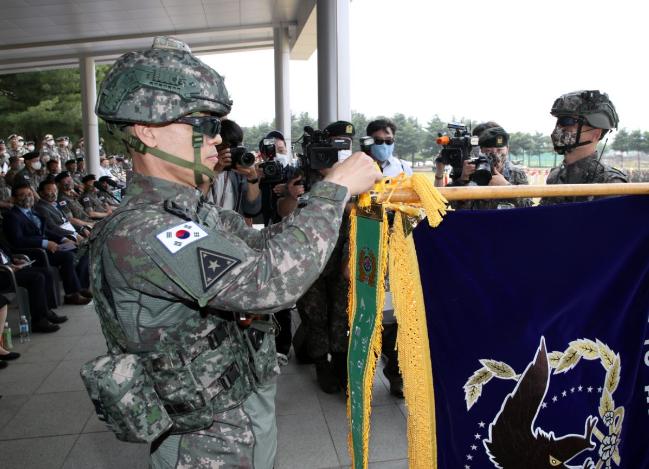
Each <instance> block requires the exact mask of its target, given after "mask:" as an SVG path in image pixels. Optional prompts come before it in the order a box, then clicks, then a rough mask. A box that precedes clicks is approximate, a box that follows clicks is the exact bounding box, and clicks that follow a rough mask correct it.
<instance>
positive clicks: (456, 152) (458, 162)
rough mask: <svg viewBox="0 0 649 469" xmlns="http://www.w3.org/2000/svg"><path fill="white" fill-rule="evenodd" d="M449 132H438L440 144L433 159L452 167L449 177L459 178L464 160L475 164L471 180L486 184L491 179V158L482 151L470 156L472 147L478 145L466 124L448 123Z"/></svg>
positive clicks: (478, 183)
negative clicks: (440, 147) (437, 154)
mask: <svg viewBox="0 0 649 469" xmlns="http://www.w3.org/2000/svg"><path fill="white" fill-rule="evenodd" d="M448 129H449V132H448V133H446V132H444V133H442V132H440V133H439V134H438V138H437V144H438V145H441V146H442V151H440V153H439V156H438V157H437V158H436V159H435V161H437V162H440V163H443V164H446V165H450V166H451V167H452V168H453V171H452V172H451V178H453V179H456V178H459V177H460V175H461V174H462V166H463V165H464V162H465V161H468V162H469V163H470V164H472V165H475V172H474V173H473V174H472V175H471V177H470V179H471V181H473V182H475V183H476V184H477V185H479V186H486V185H487V184H489V181H491V159H490V158H488V157H487V156H485V155H483V154H482V153H480V154H478V156H472V154H473V149H474V148H475V147H477V146H478V137H477V136H471V132H469V131H468V130H467V127H466V125H464V124H458V123H450V124H448Z"/></svg>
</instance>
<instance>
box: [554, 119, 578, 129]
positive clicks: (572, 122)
mask: <svg viewBox="0 0 649 469" xmlns="http://www.w3.org/2000/svg"><path fill="white" fill-rule="evenodd" d="M580 120H581V118H579V117H573V116H561V117H559V118H558V119H557V125H559V126H560V127H572V126H573V125H577V124H578V123H579V121H580Z"/></svg>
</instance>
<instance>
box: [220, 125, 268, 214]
mask: <svg viewBox="0 0 649 469" xmlns="http://www.w3.org/2000/svg"><path fill="white" fill-rule="evenodd" d="M221 138H222V139H223V142H222V143H221V144H219V145H217V146H216V150H217V151H218V155H219V161H218V163H217V164H216V165H215V166H214V172H215V173H216V177H215V178H214V182H213V183H212V187H211V188H210V191H209V193H208V198H209V199H211V201H212V202H213V203H214V204H215V205H216V206H218V207H221V208H223V209H226V210H234V211H235V212H238V213H239V214H241V215H243V216H244V217H252V216H254V215H256V214H257V213H259V211H260V210H261V193H260V191H259V176H258V174H257V167H256V157H255V155H254V154H253V153H252V152H249V151H248V150H247V149H246V148H245V147H243V146H242V145H241V142H243V130H242V129H241V127H240V126H239V125H238V124H237V123H236V122H235V121H232V120H229V119H226V120H223V121H221Z"/></svg>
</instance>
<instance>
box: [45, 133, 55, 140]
mask: <svg viewBox="0 0 649 469" xmlns="http://www.w3.org/2000/svg"><path fill="white" fill-rule="evenodd" d="M45 140H54V136H53V135H52V134H45V137H43V141H45Z"/></svg>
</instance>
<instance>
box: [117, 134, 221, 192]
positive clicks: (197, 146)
mask: <svg viewBox="0 0 649 469" xmlns="http://www.w3.org/2000/svg"><path fill="white" fill-rule="evenodd" d="M109 131H110V132H111V133H113V134H114V135H116V136H117V137H119V138H121V139H122V140H123V141H124V143H126V145H127V146H129V147H131V148H132V149H133V150H135V151H136V152H138V153H142V154H145V153H150V154H151V155H153V156H155V157H157V158H160V159H161V160H163V161H166V162H167V163H171V164H174V165H176V166H180V167H182V168H188V169H191V170H192V171H193V172H194V182H195V183H196V187H198V186H200V185H201V184H203V182H204V181H203V176H207V178H208V179H209V180H210V181H213V180H214V177H215V173H214V171H212V170H211V169H210V168H208V167H207V166H205V165H204V164H203V163H202V160H201V147H202V146H203V134H202V133H200V132H196V131H194V130H193V129H192V147H193V148H194V161H187V160H184V159H182V158H180V157H178V156H176V155H172V154H171V153H167V152H166V151H162V150H160V149H158V148H152V147H148V146H146V145H145V144H144V142H142V140H140V139H139V138H137V137H136V136H135V135H131V134H130V133H128V132H124V131H123V130H121V129H119V128H118V127H117V126H116V125H111V126H109Z"/></svg>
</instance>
